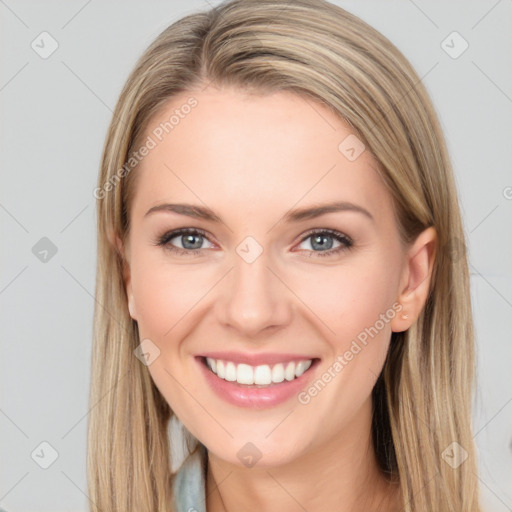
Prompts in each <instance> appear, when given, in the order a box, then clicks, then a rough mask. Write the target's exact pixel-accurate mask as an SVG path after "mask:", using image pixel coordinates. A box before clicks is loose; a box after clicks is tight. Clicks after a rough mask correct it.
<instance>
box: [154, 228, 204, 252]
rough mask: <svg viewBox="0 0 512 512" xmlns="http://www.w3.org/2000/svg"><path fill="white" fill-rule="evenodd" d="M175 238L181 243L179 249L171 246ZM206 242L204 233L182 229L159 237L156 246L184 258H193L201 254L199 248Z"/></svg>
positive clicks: (198, 230)
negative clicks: (181, 255)
mask: <svg viewBox="0 0 512 512" xmlns="http://www.w3.org/2000/svg"><path fill="white" fill-rule="evenodd" d="M175 238H177V239H178V240H179V242H180V243H181V247H176V246H175V245H174V244H171V240H174V239H175ZM205 240H207V238H206V233H205V232H204V231H202V230H200V229H194V228H183V229H177V230H175V231H170V232H169V233H165V234H164V235H163V236H161V237H160V238H159V239H158V240H157V242H156V245H158V246H162V247H165V248H166V249H169V250H170V251H172V252H176V253H178V254H183V255H185V256H194V255H197V254H199V253H200V252H201V249H200V247H201V246H202V244H203V242H204V241H205Z"/></svg>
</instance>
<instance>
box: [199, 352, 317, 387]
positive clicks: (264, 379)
mask: <svg viewBox="0 0 512 512" xmlns="http://www.w3.org/2000/svg"><path fill="white" fill-rule="evenodd" d="M311 363H312V360H311V359H307V360H303V361H299V362H297V363H295V362H294V361H290V362H289V363H287V364H283V363H278V364H275V365H274V366H273V367H272V368H271V367H270V365H268V364H262V365H259V366H250V365H248V364H243V363H241V364H238V365H237V364H235V363H233V362H232V361H222V360H220V359H211V358H209V357H207V358H206V364H207V366H208V368H210V370H211V371H212V372H213V373H215V374H216V375H217V376H218V377H220V378H221V379H224V380H227V381H229V382H235V381H236V382H238V383H239V384H248V385H251V384H256V385H259V386H268V385H270V384H278V383H280V382H283V381H284V380H285V379H286V380H287V381H292V380H294V379H296V378H297V377H300V376H301V375H302V374H303V373H304V372H305V371H306V370H307V369H308V368H309V367H310V366H311Z"/></svg>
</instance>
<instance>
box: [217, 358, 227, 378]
mask: <svg viewBox="0 0 512 512" xmlns="http://www.w3.org/2000/svg"><path fill="white" fill-rule="evenodd" d="M217 375H218V376H219V377H220V378H221V379H225V378H226V369H225V367H224V361H217Z"/></svg>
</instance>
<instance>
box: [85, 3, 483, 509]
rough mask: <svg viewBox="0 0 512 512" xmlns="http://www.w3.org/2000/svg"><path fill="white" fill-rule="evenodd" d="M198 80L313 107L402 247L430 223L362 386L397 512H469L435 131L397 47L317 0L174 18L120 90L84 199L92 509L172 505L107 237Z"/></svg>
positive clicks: (162, 404)
mask: <svg viewBox="0 0 512 512" xmlns="http://www.w3.org/2000/svg"><path fill="white" fill-rule="evenodd" d="M209 83H213V84H215V85H216V86H218V87H222V86H234V87H238V88H240V89H242V90H245V91H251V92H254V93H256V94H258V93H261V94H265V93H271V92H275V91H280V90H286V91H292V92H294V93H296V94H300V95H302V96H304V97H305V98H307V99H309V100H312V101H316V102H320V103H321V104H323V105H325V106H327V107H328V108H330V109H331V110H332V111H333V112H334V113H335V114H337V115H338V116H340V118H342V119H343V120H345V121H346V122H348V124H349V125H350V126H351V128H352V130H353V132H354V133H355V134H356V135H357V137H358V138H360V139H361V140H362V141H363V143H364V144H365V146H366V149H367V150H368V151H370V153H371V154H372V156H373V157H374V158H375V159H376V160H377V162H378V163H379V172H380V174H381V176H382V178H383V180H384V183H385V184H386V186H387V189H388V190H389V192H390V194H391V196H392V199H393V205H394V211H395V215H396V220H397V224H398V227H399V232H400V236H401V239H402V240H403V242H404V243H410V242H411V241H413V240H414V239H415V237H416V236H417V235H418V234H419V233H420V232H421V231H422V230H423V229H425V228H427V227H429V226H433V227H434V228H435V229H436V231H437V235H438V244H439V246H438V250H437V254H436V258H435V262H434V269H433V273H432V278H431V285H430V291H429V296H428V299H427V302H426V305H425V307H424V309H423V311H422V313H421V315H420V317H419V319H418V320H417V322H416V323H415V324H414V325H412V326H411V327H410V328H409V329H408V330H407V331H406V332H403V333H393V334H392V337H391V344H390V349H389V352H388V357H387V359H386V362H385V364H384V368H383V371H382V373H381V375H380V377H379V379H378V381H377V384H376V386H375V388H374V390H373V403H374V414H373V421H372V434H373V442H374V445H375V452H376V454H377V459H378V462H379V465H380V468H381V470H382V472H383V473H384V474H385V475H387V476H388V477H389V479H390V480H394V481H399V483H400V489H401V496H402V506H403V509H402V510H403V511H406V512H425V511H427V510H428V511H436V512H455V511H457V512H460V511H462V510H464V511H479V510H480V506H479V498H478V487H477V485H476V474H477V464H476V455H475V448H474V445H473V440H472V434H471V406H472V396H473V393H474V386H475V384H474V373H475V370H474V364H475V363H474V339H473V320H472V313H471V303H470V288H469V273H468V264H467V255H466V249H465V234H464V231H463V225H462V221H461V215H460V209H459V204H458V198H457V190H456V187H455V183H454V178H453V171H452V168H451V163H450V160H449V156H448V152H447V148H446V144H445V141H444V138H443V134H442V131H441V128H440V125H439V122H438V119H437V116H436V113H435V110H434V108H433V106H432V103H431V100H430V99H429V96H428V94H427V92H426V90H425V88H424V86H423V84H422V83H421V80H420V78H419V77H418V75H417V74H416V72H415V71H414V69H413V68H412V66H411V65H410V63H409V62H408V61H407V59H406V58H405V57H404V56H403V55H402V53H401V52H400V51H399V50H398V49H397V48H396V47H395V46H394V45H393V44H392V43H391V42H390V41H389V40H388V39H386V38H385V37H384V36H383V35H382V34H380V33H379V32H378V31H376V30H375V29H373V28H372V27H370V26H369V25H368V24H366V23H365V22H363V21H362V20H360V19H359V18H357V17H356V16H354V15H352V14H350V13H349V12H347V11H345V10H344V9H342V8H340V7H337V6H335V5H333V4H330V3H328V2H326V1H324V0H295V1H293V2H282V1H280V0H234V1H229V2H224V3H222V4H220V5H219V6H217V7H215V8H212V9H210V10H208V11H204V12H198V13H196V14H191V15H187V16H185V17H184V18H182V19H180V20H178V21H177V22H175V23H173V24H172V25H171V26H169V27H168V28H167V29H165V30H164V31H163V32H162V33H161V34H160V35H159V36H158V37H157V38H156V40H155V41H154V42H153V43H152V44H151V45H150V46H149V47H148V48H147V50H146V51H145V52H144V54H143V55H142V56H141V57H140V59H139V60H138V62H137V64H136V66H135V68H134V70H133V71H132V73H131V74H130V76H129V78H128V80H127V82H126V84H125V86H124V88H123V90H122V92H121V94H120V97H119V100H118V102H117V105H116V107H115V110H114V115H113V118H112V122H111V124H110V127H109V129H108V133H107V137H106V142H105V146H104V150H103V156H102V162H101V169H100V173H99V178H98V188H97V189H96V190H95V196H96V197H97V199H98V201H97V213H98V258H97V282H96V307H95V317H94V341H93V353H92V374H91V393H90V407H91V412H90V414H89V424H88V456H87V464H88V469H87V471H88V485H89V496H90V500H91V507H95V508H94V510H98V511H101V512H114V511H116V512H118V511H120V510H122V511H123V512H149V511H151V512H168V511H169V510H174V506H173V496H172V482H173V473H171V468H170V460H169V456H170V449H169V440H168V436H167V425H168V422H169V420H170V418H171V416H172V414H173V413H172V410H171V409H170V407H169V405H168V404H167V403H166V401H165V400H164V398H163V396H162V395H161V394H160V392H159V390H158V389H157V388H156V386H155V385H154V383H153V382H152V380H151V377H150V375H149V372H148V369H147V367H146V366H145V365H143V364H141V363H140V361H139V360H138V358H137V357H135V356H134V349H135V348H136V347H137V346H138V345H139V343H140V340H139V337H138V330H137V325H136V322H134V321H133V320H132V319H131V317H130V315H129V312H128V307H127V297H126V292H125V287H124V281H123V269H124V262H123V259H122V254H121V253H120V252H119V251H118V250H117V248H116V245H115V243H114V240H115V236H118V237H119V238H120V239H121V240H123V241H124V240H125V239H126V235H127V233H128V231H129V229H130V224H129V214H130V207H131V200H132V197H133V193H134V189H135V186H136V177H137V170H136V167H137V165H136V164H137V162H135V163H133V162H132V163H131V164H129V165H128V164H127V162H130V161H132V160H133V156H132V155H133V152H134V151H135V150H136V149H137V148H138V147H139V145H140V144H142V141H143V140H144V137H147V134H146V132H145V130H146V129H147V128H148V124H149V122H150V121H151V120H152V118H153V117H154V116H155V114H157V113H158V112H160V111H161V110H162V109H163V108H164V107H165V106H166V103H167V102H168V101H169V100H170V99H171V98H172V97H173V96H175V95H177V94H178V93H182V92H187V91H190V90H192V89H193V88H198V87H203V86H206V84H209ZM191 96H192V94H191ZM199 108H200V107H199ZM340 142H341V141H340ZM447 454H448V456H447ZM454 454H455V455H454ZM454 460H457V461H458V462H459V463H454V462H453V461H454ZM461 461H462V462H461Z"/></svg>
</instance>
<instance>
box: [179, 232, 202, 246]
mask: <svg viewBox="0 0 512 512" xmlns="http://www.w3.org/2000/svg"><path fill="white" fill-rule="evenodd" d="M200 237H201V235H192V234H190V235H183V236H182V237H181V243H182V244H183V247H185V249H199V248H200V247H201V240H199V243H196V244H195V245H194V243H193V240H194V238H196V239H199V238H200ZM188 242H191V243H192V247H190V246H187V244H188Z"/></svg>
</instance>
